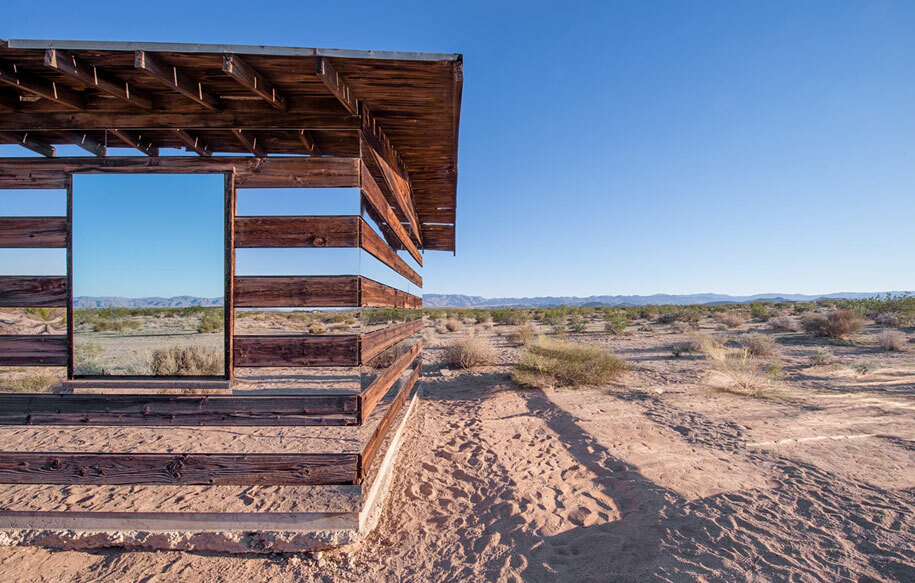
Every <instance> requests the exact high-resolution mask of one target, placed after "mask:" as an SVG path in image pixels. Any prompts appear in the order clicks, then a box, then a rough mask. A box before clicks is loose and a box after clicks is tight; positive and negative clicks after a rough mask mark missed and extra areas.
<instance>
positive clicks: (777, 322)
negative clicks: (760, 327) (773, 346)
mask: <svg viewBox="0 0 915 583" xmlns="http://www.w3.org/2000/svg"><path fill="white" fill-rule="evenodd" d="M769 327H770V328H772V329H773V330H784V331H786V332H797V322H795V321H794V320H793V319H791V318H789V317H788V316H777V317H775V318H772V319H770V320H769Z"/></svg>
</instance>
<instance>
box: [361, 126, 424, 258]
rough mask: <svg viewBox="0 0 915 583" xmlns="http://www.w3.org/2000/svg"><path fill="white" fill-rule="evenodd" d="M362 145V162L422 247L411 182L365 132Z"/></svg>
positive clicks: (362, 133)
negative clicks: (386, 158)
mask: <svg viewBox="0 0 915 583" xmlns="http://www.w3.org/2000/svg"><path fill="white" fill-rule="evenodd" d="M359 135H360V138H361V143H362V161H363V162H364V163H365V165H366V166H367V167H368V169H369V171H370V172H371V173H372V176H373V177H374V178H375V181H376V182H377V183H378V184H380V185H383V187H384V188H383V191H384V194H385V196H386V197H387V199H388V203H389V204H390V205H391V206H392V207H393V208H394V210H395V211H396V214H397V215H398V218H399V219H401V220H403V221H405V222H406V223H407V224H408V226H409V227H410V234H411V235H412V236H413V238H414V239H415V240H416V241H417V242H419V244H420V245H422V231H421V229H420V225H419V219H418V218H417V216H416V209H415V208H414V207H413V192H412V190H411V189H410V181H409V180H407V179H406V178H404V177H403V176H401V175H400V174H399V173H398V172H397V171H396V170H395V169H394V168H392V167H391V165H390V164H389V163H388V162H387V160H385V158H384V156H383V155H382V154H381V152H379V151H378V147H379V146H377V145H373V142H372V141H370V140H369V139H367V136H366V134H365V132H360V134H359Z"/></svg>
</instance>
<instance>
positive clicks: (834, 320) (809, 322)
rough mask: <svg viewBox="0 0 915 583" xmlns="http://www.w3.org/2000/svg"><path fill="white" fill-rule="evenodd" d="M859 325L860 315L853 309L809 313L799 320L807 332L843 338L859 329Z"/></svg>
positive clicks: (860, 323)
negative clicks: (823, 313)
mask: <svg viewBox="0 0 915 583" xmlns="http://www.w3.org/2000/svg"><path fill="white" fill-rule="evenodd" d="M861 325H862V320H861V316H859V315H858V313H857V312H855V311H853V310H836V311H835V312H831V313H830V314H829V315H828V316H821V315H819V314H809V315H807V316H805V317H804V319H803V320H801V326H803V327H804V331H806V332H807V333H808V334H812V335H814V336H823V337H826V338H845V337H846V336H848V335H849V334H854V333H855V332H858V331H860V330H861Z"/></svg>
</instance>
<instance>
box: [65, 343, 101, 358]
mask: <svg viewBox="0 0 915 583" xmlns="http://www.w3.org/2000/svg"><path fill="white" fill-rule="evenodd" d="M104 352H105V347H104V346H102V345H101V344H99V343H98V342H76V343H74V344H73V360H74V361H76V362H84V361H89V360H95V359H96V358H98V357H99V356H101V355H102V354H103V353H104Z"/></svg>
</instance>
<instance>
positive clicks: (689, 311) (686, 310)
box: [657, 306, 702, 324]
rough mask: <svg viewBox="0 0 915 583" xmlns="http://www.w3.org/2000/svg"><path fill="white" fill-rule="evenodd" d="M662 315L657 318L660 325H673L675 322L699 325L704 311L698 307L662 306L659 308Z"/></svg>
mask: <svg viewBox="0 0 915 583" xmlns="http://www.w3.org/2000/svg"><path fill="white" fill-rule="evenodd" d="M658 309H659V311H660V313H659V315H658V318H657V322H658V324H673V323H674V322H689V323H693V324H698V323H699V318H701V317H702V309H701V308H699V307H698V306H662V307H660V308H658Z"/></svg>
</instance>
